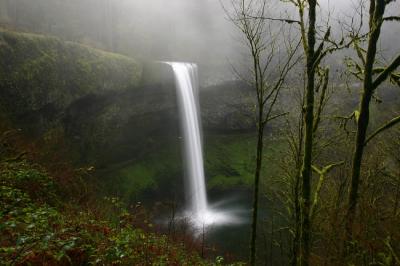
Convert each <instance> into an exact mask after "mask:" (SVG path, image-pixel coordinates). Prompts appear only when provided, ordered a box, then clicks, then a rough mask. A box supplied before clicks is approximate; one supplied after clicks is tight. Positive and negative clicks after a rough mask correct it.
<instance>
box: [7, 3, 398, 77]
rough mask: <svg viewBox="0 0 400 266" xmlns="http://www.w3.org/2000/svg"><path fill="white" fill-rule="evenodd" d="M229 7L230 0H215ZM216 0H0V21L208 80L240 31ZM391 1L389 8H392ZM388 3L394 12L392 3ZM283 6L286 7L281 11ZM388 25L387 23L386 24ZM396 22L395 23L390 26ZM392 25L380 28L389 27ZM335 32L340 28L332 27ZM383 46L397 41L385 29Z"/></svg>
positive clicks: (229, 55)
mask: <svg viewBox="0 0 400 266" xmlns="http://www.w3.org/2000/svg"><path fill="white" fill-rule="evenodd" d="M221 2H222V3H223V4H224V6H225V7H227V8H228V9H229V6H230V2H231V0H221ZM221 2H220V1H219V0H168V1H167V0H69V1H65V0H34V1H32V0H0V23H1V24H2V25H6V26H8V27H15V28H18V29H22V30H24V29H25V30H27V31H34V32H38V33H45V34H51V35H55V36H58V37H60V38H63V39H65V40H70V41H76V42H80V43H83V44H87V45H90V46H94V47H97V48H100V49H104V50H108V51H112V52H118V53H121V54H125V55H128V56H133V57H135V58H138V59H140V60H144V61H153V60H169V61H172V60H173V61H190V62H196V63H198V64H200V65H202V66H206V67H205V68H203V71H204V72H209V73H212V74H209V75H208V77H209V78H210V79H211V80H212V79H215V80H218V79H232V78H234V77H233V75H232V71H231V67H230V64H231V63H232V64H237V63H238V62H239V63H240V62H242V61H243V57H245V56H246V50H245V49H244V47H243V43H241V40H242V37H241V36H240V34H239V32H238V31H237V29H235V28H234V26H233V25H232V23H231V22H230V21H229V20H228V19H227V16H226V14H225V12H224V9H223V8H222V7H221ZM278 2H279V1H277V0H275V1H269V6H268V9H267V12H268V13H269V14H271V15H272V16H290V17H294V18H296V17H297V15H296V13H291V10H290V9H289V8H288V5H287V4H286V5H285V4H282V3H278ZM357 3H358V1H356V0H353V1H349V0H331V1H328V0H322V1H320V9H321V10H320V11H321V13H320V14H321V15H320V19H321V22H322V25H323V24H324V23H325V22H327V21H328V18H329V23H330V24H331V25H332V26H333V27H334V29H339V27H340V23H339V21H342V22H343V21H350V20H351V19H352V18H354V17H355V14H356V13H355V10H354V8H355V7H357V6H358V4H357ZM394 7H395V8H394ZM394 7H392V12H394V13H396V10H395V9H396V8H397V9H398V5H397V6H394ZM285 11H288V13H287V12H285ZM389 27H390V25H389ZM398 29H399V28H398V27H397V28H396V30H398ZM391 31H392V29H390V30H387V29H386V31H385V32H391ZM337 34H340V31H338V30H337ZM386 35H387V36H385V38H388V39H389V41H386V42H385V43H386V46H385V47H382V49H383V50H385V51H391V50H393V49H391V47H392V46H391V44H395V43H397V42H399V41H400V39H399V37H398V36H397V35H393V34H386Z"/></svg>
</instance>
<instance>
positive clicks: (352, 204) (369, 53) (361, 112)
mask: <svg viewBox="0 0 400 266" xmlns="http://www.w3.org/2000/svg"><path fill="white" fill-rule="evenodd" d="M393 2H395V0H389V1H388V0H371V1H370V9H369V15H370V18H369V20H370V21H369V35H368V47H367V50H366V54H365V55H364V54H363V53H362V50H361V49H358V51H357V52H359V53H358V54H359V57H360V59H361V62H362V63H361V64H362V66H361V68H360V69H363V71H361V72H360V73H361V74H362V79H363V91H362V96H361V101H360V106H359V109H358V111H357V114H358V115H356V120H357V134H356V138H355V143H354V153H353V160H352V170H351V186H350V193H349V199H348V209H347V216H346V217H347V219H346V240H347V241H348V240H351V238H352V232H353V224H354V219H355V214H356V207H357V203H358V197H359V195H358V193H359V185H360V176H361V166H362V159H363V154H364V148H365V146H366V142H368V141H369V140H370V139H371V138H368V139H367V130H368V125H369V118H370V113H369V106H370V103H371V99H372V96H373V94H374V92H375V90H376V89H377V88H378V86H379V85H380V84H381V83H382V82H384V81H385V80H386V79H387V78H388V77H390V76H391V75H392V74H393V71H395V70H396V68H397V67H398V66H399V65H400V55H399V56H397V58H395V59H394V60H393V61H392V63H391V64H390V65H389V66H388V67H386V68H384V69H382V68H381V69H380V74H379V76H378V77H377V78H375V79H374V73H376V72H377V70H375V69H374V65H375V63H376V55H377V45H378V42H379V37H380V34H381V28H382V25H383V22H384V21H385V18H384V17H383V16H384V13H385V8H386V6H387V5H388V4H390V3H393ZM394 20H396V19H394ZM397 20H399V19H397ZM358 66H359V65H358ZM359 67H360V66H359ZM397 123H398V120H397V119H394V120H392V121H389V124H388V126H383V127H382V128H383V130H384V129H387V128H390V127H392V126H394V124H397ZM383 130H380V131H379V132H378V133H380V132H381V131H383ZM375 135H377V133H376V134H374V135H373V136H375Z"/></svg>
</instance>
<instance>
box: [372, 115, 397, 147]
mask: <svg viewBox="0 0 400 266" xmlns="http://www.w3.org/2000/svg"><path fill="white" fill-rule="evenodd" d="M398 123H400V115H399V116H397V117H395V118H393V119H392V120H390V121H389V122H387V123H386V124H384V125H383V126H381V127H380V128H378V129H377V130H375V131H374V133H372V134H371V135H370V136H369V137H368V138H367V140H366V141H365V144H364V145H367V144H368V142H370V141H371V140H372V139H373V138H375V137H376V136H377V135H378V134H379V133H382V132H383V131H385V130H386V129H389V128H391V127H393V126H395V125H396V124H398Z"/></svg>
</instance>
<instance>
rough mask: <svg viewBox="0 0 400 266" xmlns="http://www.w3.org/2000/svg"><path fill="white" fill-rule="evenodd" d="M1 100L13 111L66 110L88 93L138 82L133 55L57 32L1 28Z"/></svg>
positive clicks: (138, 72)
mask: <svg viewBox="0 0 400 266" xmlns="http://www.w3.org/2000/svg"><path fill="white" fill-rule="evenodd" d="M0 58H1V60H0V101H1V102H0V104H1V105H3V106H4V107H5V108H4V109H5V110H6V111H8V113H9V114H12V115H14V116H15V117H16V116H18V115H21V114H24V113H26V112H28V111H32V110H40V109H41V108H43V107H45V106H47V105H49V104H51V105H53V106H54V108H55V109H56V110H62V109H64V108H66V107H67V106H69V105H70V104H71V103H72V102H73V101H74V100H76V99H78V98H80V97H84V96H85V95H90V94H102V93H105V92H107V91H109V92H110V91H112V92H118V91H123V90H126V89H128V88H134V87H137V86H138V85H139V82H140V80H141V75H142V66H141V64H140V63H139V62H137V61H135V60H134V59H132V58H128V57H124V56H122V55H116V54H112V53H107V52H104V51H100V50H96V49H93V48H89V47H86V46H83V45H80V44H75V43H71V42H63V41H61V40H59V39H57V38H53V37H46V36H41V35H35V34H26V33H16V32H12V31H7V30H2V29H0Z"/></svg>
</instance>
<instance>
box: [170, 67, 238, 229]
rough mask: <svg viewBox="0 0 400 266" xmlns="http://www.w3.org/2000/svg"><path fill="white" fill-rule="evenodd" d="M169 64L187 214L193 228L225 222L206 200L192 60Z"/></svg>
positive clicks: (223, 216)
mask: <svg viewBox="0 0 400 266" xmlns="http://www.w3.org/2000/svg"><path fill="white" fill-rule="evenodd" d="M168 64H169V65H171V67H172V69H173V71H174V75H175V82H176V87H177V94H178V103H179V109H180V117H181V123H182V129H183V141H184V146H185V159H186V160H185V163H186V174H187V179H188V189H187V191H186V197H187V199H188V200H189V210H188V213H187V215H186V216H188V217H189V218H190V220H191V222H192V223H193V225H194V226H195V227H197V228H202V227H204V226H207V225H210V224H216V223H226V222H229V221H230V220H232V219H231V217H229V216H228V215H226V214H224V213H222V212H216V211H213V210H212V209H211V208H210V207H209V206H208V203H207V192H206V185H205V179H204V164H203V151H202V137H201V126H200V107H199V100H198V74H197V73H198V72H197V65H196V64H192V63H179V62H168Z"/></svg>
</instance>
